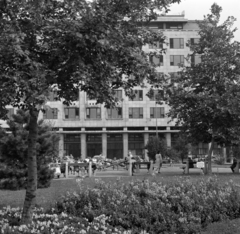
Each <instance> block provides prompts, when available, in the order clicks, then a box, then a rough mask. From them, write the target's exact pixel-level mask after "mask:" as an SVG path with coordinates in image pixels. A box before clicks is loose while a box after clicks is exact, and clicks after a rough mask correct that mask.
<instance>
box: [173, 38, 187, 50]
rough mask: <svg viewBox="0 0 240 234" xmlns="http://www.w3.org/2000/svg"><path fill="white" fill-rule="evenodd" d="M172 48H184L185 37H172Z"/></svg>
mask: <svg viewBox="0 0 240 234" xmlns="http://www.w3.org/2000/svg"><path fill="white" fill-rule="evenodd" d="M170 48H171V49H183V48H184V39H183V38H170Z"/></svg>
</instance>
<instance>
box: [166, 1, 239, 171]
mask: <svg viewBox="0 0 240 234" xmlns="http://www.w3.org/2000/svg"><path fill="white" fill-rule="evenodd" d="M221 10H222V8H221V7H220V6H218V5H217V4H213V5H212V7H211V13H210V14H208V15H207V16H205V17H204V20H203V21H199V27H200V31H199V36H200V38H199V41H198V43H196V44H190V49H191V54H190V55H189V57H188V58H187V59H188V61H189V63H190V64H189V66H186V67H184V68H183V70H182V72H180V77H179V78H178V79H172V80H171V85H170V87H169V90H168V93H169V99H168V104H169V105H170V107H171V110H170V112H169V115H170V116H171V117H172V118H177V121H178V124H180V125H181V126H182V130H183V131H184V132H185V133H187V135H188V137H189V140H190V141H192V142H206V143H210V142H212V144H211V148H210V151H209V167H211V154H212V147H213V142H217V143H218V144H220V145H223V144H225V145H229V144H232V143H234V142H236V141H239V137H240V134H239V133H240V132H239V130H240V115H239V114H240V92H239V91H240V58H239V52H240V43H239V42H236V41H233V32H234V31H235V30H236V29H232V26H233V24H234V21H235V19H234V18H233V17H228V19H227V20H226V21H224V23H222V24H220V23H219V20H220V13H221ZM196 56H198V57H200V60H201V61H200V62H199V63H194V58H196ZM195 61H196V60H195Z"/></svg>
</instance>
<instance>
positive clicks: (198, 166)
mask: <svg viewBox="0 0 240 234" xmlns="http://www.w3.org/2000/svg"><path fill="white" fill-rule="evenodd" d="M183 164H184V165H182V166H181V167H180V168H181V169H183V174H186V173H188V172H189V170H190V169H201V170H203V169H204V162H202V161H201V162H195V161H189V162H183ZM187 166H188V168H187Z"/></svg>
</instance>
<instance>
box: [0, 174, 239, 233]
mask: <svg viewBox="0 0 240 234" xmlns="http://www.w3.org/2000/svg"><path fill="white" fill-rule="evenodd" d="M176 180H177V181H176V183H174V184H168V185H163V184H162V183H160V182H158V183H157V182H151V183H150V182H149V181H148V180H143V181H135V182H131V183H129V184H124V183H121V181H120V180H119V181H118V182H116V183H114V184H110V183H103V182H102V181H101V180H98V181H97V186H96V187H95V188H94V189H89V188H88V189H83V187H82V184H81V181H82V180H81V179H78V181H77V182H78V184H79V186H80V191H79V192H73V193H68V194H66V195H65V196H63V197H62V198H61V199H60V200H59V201H58V202H56V204H55V208H54V209H49V210H48V211H44V212H43V210H41V209H36V210H35V211H34V215H33V223H32V224H31V225H28V226H23V225H20V226H19V219H20V214H21V211H20V209H17V210H16V209H15V210H14V209H9V208H5V209H4V210H2V211H0V234H2V233H3V232H1V230H4V233H12V234H15V233H18V234H19V233H32V232H34V233H47V234H48V233H49V234H50V233H53V234H55V233H87V234H90V233H91V234H94V233H96V234H98V233H106V234H107V233H109V234H110V233H119V234H120V233H126V234H155V233H165V234H173V233H175V234H190V233H191V234H194V233H201V231H202V230H203V228H205V227H206V226H207V225H209V224H210V223H213V222H218V221H222V220H228V219H234V218H238V217H239V216H240V196H239V192H238V191H237V190H236V189H235V188H236V186H235V185H234V184H233V183H232V182H229V183H227V184H224V185H221V184H220V183H219V182H218V180H217V179H216V178H214V177H213V178H210V179H208V180H207V181H205V180H203V179H200V180H199V181H198V183H197V184H196V183H194V182H191V181H190V180H188V179H186V177H182V178H179V179H176Z"/></svg>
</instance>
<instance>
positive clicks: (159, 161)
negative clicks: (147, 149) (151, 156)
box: [155, 150, 162, 173]
mask: <svg viewBox="0 0 240 234" xmlns="http://www.w3.org/2000/svg"><path fill="white" fill-rule="evenodd" d="M161 167H162V155H161V153H160V151H159V150H158V151H157V154H156V155H155V173H161V172H160V170H161Z"/></svg>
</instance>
